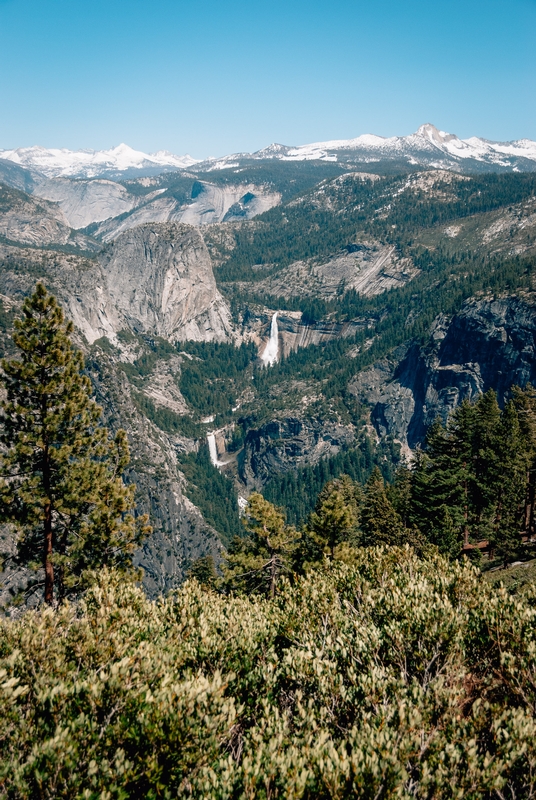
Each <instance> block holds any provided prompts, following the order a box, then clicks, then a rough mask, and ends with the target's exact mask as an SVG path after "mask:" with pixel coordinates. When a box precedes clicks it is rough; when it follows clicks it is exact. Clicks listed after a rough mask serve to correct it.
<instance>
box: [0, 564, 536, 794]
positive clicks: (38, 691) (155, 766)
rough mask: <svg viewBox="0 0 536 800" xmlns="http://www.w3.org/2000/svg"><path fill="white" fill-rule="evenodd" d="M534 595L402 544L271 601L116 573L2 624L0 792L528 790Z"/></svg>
mask: <svg viewBox="0 0 536 800" xmlns="http://www.w3.org/2000/svg"><path fill="white" fill-rule="evenodd" d="M535 608H536V592H533V593H532V594H530V592H527V593H526V594H525V595H524V596H523V597H522V598H521V597H512V596H510V595H508V594H507V592H506V591H504V590H503V589H500V588H499V589H497V588H495V587H492V586H490V585H489V584H487V583H486V582H484V581H483V580H481V579H480V578H479V576H478V575H477V573H476V572H475V571H474V570H473V569H472V568H471V567H470V566H467V565H465V566H463V565H449V564H448V563H447V562H446V561H444V560H443V559H441V558H440V557H436V558H431V559H430V560H428V561H420V560H419V559H418V558H417V557H416V556H415V555H414V554H413V552H412V551H411V550H409V549H407V550H397V549H395V548H391V549H390V550H389V551H385V550H381V549H378V550H362V551H357V555H356V563H355V565H353V566H351V567H350V566H345V565H340V566H334V567H332V568H330V569H329V570H328V571H326V572H317V573H312V574H311V575H310V576H308V577H307V578H305V579H303V580H299V581H298V582H297V583H296V584H295V585H294V586H286V587H284V588H283V591H282V593H281V594H280V596H278V597H276V598H275V599H274V600H264V599H262V600H261V599H256V598H253V599H251V598H227V597H224V596H221V595H217V594H215V593H214V594H212V593H207V591H206V590H204V589H202V588H201V587H200V586H199V585H198V584H197V583H195V582H190V583H187V584H186V585H185V586H184V587H183V588H182V589H181V590H180V591H178V592H177V593H176V594H174V595H173V596H172V597H170V598H168V599H165V600H161V601H159V602H156V603H154V602H151V601H149V600H147V599H146V598H145V596H144V595H143V593H142V592H141V590H139V589H138V588H136V587H134V586H133V585H131V584H125V583H124V582H121V579H119V578H117V577H116V576H114V575H113V574H112V573H107V574H105V575H104V576H103V577H102V579H101V581H100V583H99V585H97V586H96V587H95V588H93V589H92V590H91V591H90V592H89V594H88V595H87V596H86V598H85V600H84V601H83V602H81V603H80V604H78V605H66V606H64V607H63V608H62V609H60V610H59V611H58V612H56V613H54V612H53V611H52V610H51V609H45V610H43V611H38V612H27V613H26V614H25V616H24V617H23V618H22V619H19V620H4V621H3V622H2V623H1V624H0V625H1V627H0V635H1V643H0V647H1V653H0V655H1V658H0V684H1V687H0V691H1V694H2V698H1V702H2V714H1V719H0V747H1V767H0V794H2V795H3V796H6V797H8V798H32V800H33V799H34V798H51V799H52V798H54V799H56V798H88V800H89V798H103V800H104V798H110V800H111V799H112V798H114V800H115V798H130V797H132V798H134V797H135V798H157V797H163V798H175V797H195V798H274V797H281V798H347V797H352V796H355V797H360V798H361V797H363V798H378V799H379V798H394V797H396V798H405V797H418V798H439V797H440V798H443V797H444V798H462V797H463V798H476V797H479V798H480V797H496V798H503V797H515V798H530V797H534V796H535V795H536V726H535V709H536V706H535V703H536V625H535V619H536V610H535Z"/></svg>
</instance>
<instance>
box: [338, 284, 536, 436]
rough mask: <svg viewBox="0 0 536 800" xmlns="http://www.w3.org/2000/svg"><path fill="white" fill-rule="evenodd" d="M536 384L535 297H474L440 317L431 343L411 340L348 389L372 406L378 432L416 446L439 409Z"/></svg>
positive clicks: (440, 412)
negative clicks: (491, 391)
mask: <svg viewBox="0 0 536 800" xmlns="http://www.w3.org/2000/svg"><path fill="white" fill-rule="evenodd" d="M529 382H530V383H533V384H536V297H535V296H534V295H527V296H525V297H501V298H486V299H472V300H469V301H468V302H467V303H466V304H465V305H464V307H463V308H462V310H461V311H460V312H459V313H458V314H456V315H455V316H454V317H453V318H452V319H448V318H446V317H444V316H443V315H442V316H440V317H438V318H437V319H436V321H435V323H434V325H433V327H432V329H431V331H430V337H429V341H428V342H427V344H426V346H420V345H418V344H416V343H411V344H409V345H408V346H406V347H403V348H399V349H398V350H397V351H395V352H394V353H393V354H392V356H391V358H390V359H389V360H385V361H383V362H381V363H378V364H375V365H374V366H373V367H371V368H370V369H368V370H366V371H364V372H362V373H361V374H360V375H358V376H356V378H355V379H354V380H353V381H352V382H351V383H350V386H349V389H350V391H351V392H352V393H353V394H355V395H356V396H357V397H358V398H359V399H360V400H362V401H363V402H365V403H367V404H368V405H369V407H370V408H371V421H372V422H373V424H374V426H375V428H376V430H377V432H378V434H380V435H385V434H390V435H392V436H394V437H395V438H396V439H398V440H399V441H400V442H402V443H403V444H408V445H409V446H410V447H415V445H416V444H418V443H419V442H422V441H423V439H424V436H425V433H426V429H427V428H428V426H429V425H430V424H431V423H432V422H433V420H434V419H435V417H436V416H439V417H441V418H442V419H443V420H446V419H447V417H448V414H449V413H450V412H451V411H452V410H453V409H454V408H456V406H458V405H459V404H460V403H461V402H462V401H463V400H465V399H468V400H473V399H474V398H475V397H476V396H478V395H479V394H480V393H482V392H485V391H487V390H488V389H490V388H491V389H494V390H495V391H496V392H497V394H498V397H499V401H500V402H503V401H504V398H505V396H506V395H507V393H508V390H509V389H510V387H511V386H512V385H513V384H519V385H520V386H524V385H525V384H527V383H529Z"/></svg>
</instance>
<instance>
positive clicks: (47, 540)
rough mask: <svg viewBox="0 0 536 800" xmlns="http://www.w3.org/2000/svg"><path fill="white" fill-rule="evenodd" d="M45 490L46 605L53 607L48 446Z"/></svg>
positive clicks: (45, 459) (44, 456) (45, 452)
mask: <svg viewBox="0 0 536 800" xmlns="http://www.w3.org/2000/svg"><path fill="white" fill-rule="evenodd" d="M43 488H44V490H45V493H46V498H47V501H46V505H45V508H44V513H45V519H44V526H43V527H44V530H43V533H44V542H43V544H44V552H43V566H44V568H45V603H48V605H52V603H53V602H54V565H53V563H52V552H53V545H54V538H53V531H52V503H51V501H50V464H49V455H48V446H47V445H45V449H44V452H43Z"/></svg>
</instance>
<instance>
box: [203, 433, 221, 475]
mask: <svg viewBox="0 0 536 800" xmlns="http://www.w3.org/2000/svg"><path fill="white" fill-rule="evenodd" d="M207 442H208V452H209V453H210V460H211V461H212V463H213V465H214V466H215V467H223V463H224V462H223V461H220V460H219V458H218V450H217V447H216V437H215V435H214V434H213V433H208V434H207Z"/></svg>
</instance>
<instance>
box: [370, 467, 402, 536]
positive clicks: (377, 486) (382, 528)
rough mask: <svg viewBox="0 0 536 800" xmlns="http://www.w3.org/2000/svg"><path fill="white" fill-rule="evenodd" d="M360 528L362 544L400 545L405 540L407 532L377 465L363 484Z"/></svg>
mask: <svg viewBox="0 0 536 800" xmlns="http://www.w3.org/2000/svg"><path fill="white" fill-rule="evenodd" d="M361 530H362V532H363V544H364V545H367V546H371V545H378V544H387V545H401V544H403V543H404V542H406V541H407V532H406V531H405V529H404V526H403V524H402V520H401V519H400V517H399V515H398V514H397V512H396V511H395V509H394V508H393V506H392V504H391V502H390V500H389V498H388V496H387V492H386V490H385V483H384V480H383V477H382V474H381V472H380V470H379V469H378V467H374V470H373V471H372V474H371V476H370V478H369V479H368V481H367V484H366V486H365V496H364V501H363V507H362V510H361Z"/></svg>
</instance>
